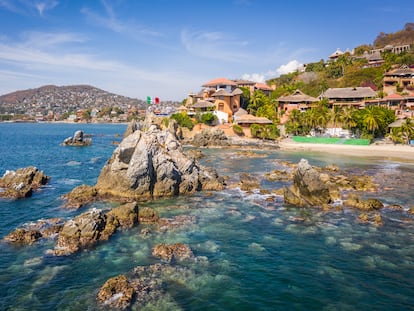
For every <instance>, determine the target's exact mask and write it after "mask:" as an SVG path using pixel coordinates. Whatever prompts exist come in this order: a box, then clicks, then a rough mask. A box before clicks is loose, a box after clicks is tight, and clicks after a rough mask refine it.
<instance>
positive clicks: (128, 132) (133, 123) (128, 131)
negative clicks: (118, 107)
mask: <svg viewBox="0 0 414 311" xmlns="http://www.w3.org/2000/svg"><path fill="white" fill-rule="evenodd" d="M139 128H140V125H139V122H137V121H136V120H132V121H131V122H129V123H128V126H127V128H126V130H125V133H124V138H125V137H128V136H129V135H131V134H132V133H134V132H135V131H137V130H139Z"/></svg>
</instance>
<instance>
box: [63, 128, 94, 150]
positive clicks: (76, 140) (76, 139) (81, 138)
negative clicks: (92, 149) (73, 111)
mask: <svg viewBox="0 0 414 311" xmlns="http://www.w3.org/2000/svg"><path fill="white" fill-rule="evenodd" d="M91 143H92V138H90V137H89V138H85V135H84V133H83V131H82V130H78V131H76V132H75V133H74V134H73V136H72V137H68V138H66V139H65V140H64V141H63V143H62V145H63V146H79V147H80V146H89V145H90V144H91Z"/></svg>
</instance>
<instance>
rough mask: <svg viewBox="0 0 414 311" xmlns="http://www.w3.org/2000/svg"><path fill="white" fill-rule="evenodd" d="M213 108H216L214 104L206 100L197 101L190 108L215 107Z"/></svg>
mask: <svg viewBox="0 0 414 311" xmlns="http://www.w3.org/2000/svg"><path fill="white" fill-rule="evenodd" d="M215 106H216V105H215V104H213V103H212V102H209V101H207V100H199V101H198V102H196V103H195V104H193V105H191V108H210V107H215Z"/></svg>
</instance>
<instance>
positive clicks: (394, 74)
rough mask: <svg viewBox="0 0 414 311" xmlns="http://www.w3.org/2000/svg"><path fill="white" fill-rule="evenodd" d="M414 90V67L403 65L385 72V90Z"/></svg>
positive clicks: (390, 92)
mask: <svg viewBox="0 0 414 311" xmlns="http://www.w3.org/2000/svg"><path fill="white" fill-rule="evenodd" d="M413 90H414V69H413V68H410V67H408V66H407V65H403V66H401V67H400V68H397V69H394V70H390V71H388V72H386V73H385V74H384V92H385V93H387V94H392V93H397V92H410V91H411V92H412V91H413Z"/></svg>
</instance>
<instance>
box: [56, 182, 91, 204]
mask: <svg viewBox="0 0 414 311" xmlns="http://www.w3.org/2000/svg"><path fill="white" fill-rule="evenodd" d="M62 197H63V198H64V199H66V200H67V202H66V205H65V206H66V207H69V208H80V207H82V206H84V205H85V204H88V203H90V202H93V201H94V200H96V199H97V198H98V190H97V189H96V187H94V186H88V185H80V186H78V187H76V188H74V189H73V190H72V191H71V192H69V193H67V194H65V195H63V196H62Z"/></svg>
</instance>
